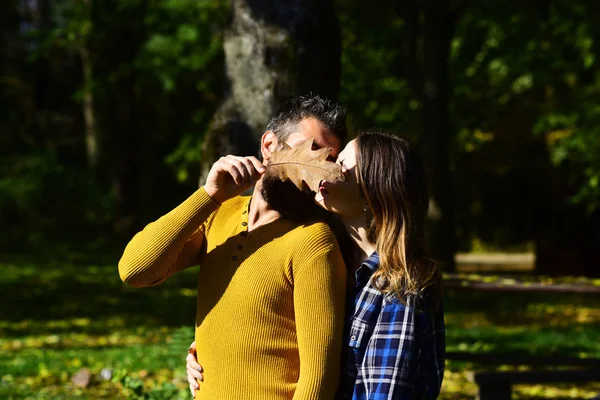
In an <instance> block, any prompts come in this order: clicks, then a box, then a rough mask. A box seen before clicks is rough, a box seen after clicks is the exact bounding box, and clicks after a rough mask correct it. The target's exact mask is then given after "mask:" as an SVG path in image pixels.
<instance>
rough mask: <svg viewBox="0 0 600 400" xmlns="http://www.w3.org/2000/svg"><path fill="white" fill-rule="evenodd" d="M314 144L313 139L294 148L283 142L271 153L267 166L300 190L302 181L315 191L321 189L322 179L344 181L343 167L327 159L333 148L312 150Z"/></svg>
mask: <svg viewBox="0 0 600 400" xmlns="http://www.w3.org/2000/svg"><path fill="white" fill-rule="evenodd" d="M312 145H313V141H312V139H310V140H307V141H305V142H303V143H302V144H300V145H298V146H296V147H294V148H292V147H290V146H288V145H287V144H286V143H284V142H282V143H281V147H280V148H279V149H278V150H276V151H274V152H273V153H271V157H270V159H269V163H268V164H267V168H269V169H272V170H273V172H274V173H275V174H277V176H278V177H279V179H281V180H282V181H285V180H286V179H289V180H290V181H291V182H292V183H293V184H294V185H296V187H297V188H298V189H300V190H302V181H304V182H306V184H307V185H308V187H309V188H310V190H312V191H313V192H316V191H317V190H319V184H320V183H321V181H327V182H337V181H343V180H344V174H342V167H341V166H340V165H338V164H336V163H333V162H331V161H327V156H328V155H329V153H331V150H332V149H331V148H330V147H325V148H322V149H318V150H312Z"/></svg>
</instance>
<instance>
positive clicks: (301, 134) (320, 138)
mask: <svg viewBox="0 0 600 400" xmlns="http://www.w3.org/2000/svg"><path fill="white" fill-rule="evenodd" d="M310 139H312V140H313V150H316V149H322V148H324V147H331V148H332V150H331V154H329V157H328V158H329V160H330V161H335V160H336V159H337V156H338V154H339V153H340V151H341V148H342V143H341V142H340V139H338V138H337V136H335V134H334V133H333V132H331V131H330V130H329V129H327V128H325V126H323V124H322V123H321V122H320V121H319V120H317V119H315V118H305V119H303V120H302V121H300V123H299V124H298V127H297V128H296V129H295V130H294V131H293V132H292V133H291V134H290V135H289V136H288V137H287V139H285V142H286V143H287V144H288V145H289V146H290V147H296V146H298V145H299V144H301V143H303V142H305V141H307V140H310Z"/></svg>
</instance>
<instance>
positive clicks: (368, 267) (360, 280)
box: [356, 251, 379, 287]
mask: <svg viewBox="0 0 600 400" xmlns="http://www.w3.org/2000/svg"><path fill="white" fill-rule="evenodd" d="M377 268H379V254H377V252H376V251H374V252H373V253H372V254H371V255H370V256H369V257H368V258H367V259H366V260H365V261H363V262H362V264H361V265H360V267H359V268H358V269H357V270H356V285H357V286H358V287H362V286H364V285H365V284H366V283H367V281H368V280H369V279H370V278H371V275H373V273H374V272H375V271H376V270H377Z"/></svg>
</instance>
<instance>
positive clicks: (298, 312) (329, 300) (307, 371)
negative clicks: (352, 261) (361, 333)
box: [294, 234, 346, 400]
mask: <svg viewBox="0 0 600 400" xmlns="http://www.w3.org/2000/svg"><path fill="white" fill-rule="evenodd" d="M328 242H329V244H328V245H327V247H326V248H324V249H320V251H319V252H318V253H317V254H314V257H311V255H310V253H308V254H307V253H306V252H300V254H302V253H304V254H305V257H306V259H305V260H304V263H303V265H301V266H299V268H298V269H297V271H296V273H295V275H294V311H295V316H296V331H297V336H298V350H299V354H300V377H299V379H298V385H297V387H296V392H295V393H294V400H301V399H306V400H308V399H321V400H327V399H333V398H334V395H335V392H336V389H337V387H338V383H339V372H340V352H341V348H342V335H343V328H344V306H345V295H346V266H345V265H344V261H343V259H342V256H341V253H340V251H339V248H338V246H337V243H336V242H335V238H334V237H333V235H332V234H330V237H328Z"/></svg>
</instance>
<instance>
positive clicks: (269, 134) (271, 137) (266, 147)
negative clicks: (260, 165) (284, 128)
mask: <svg viewBox="0 0 600 400" xmlns="http://www.w3.org/2000/svg"><path fill="white" fill-rule="evenodd" d="M278 144H279V140H278V139H277V135H275V132H273V131H266V132H265V133H263V135H262V137H261V138H260V152H261V154H262V156H263V160H265V161H269V158H270V157H271V153H272V152H274V151H275V150H276V149H277V145H278Z"/></svg>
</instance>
